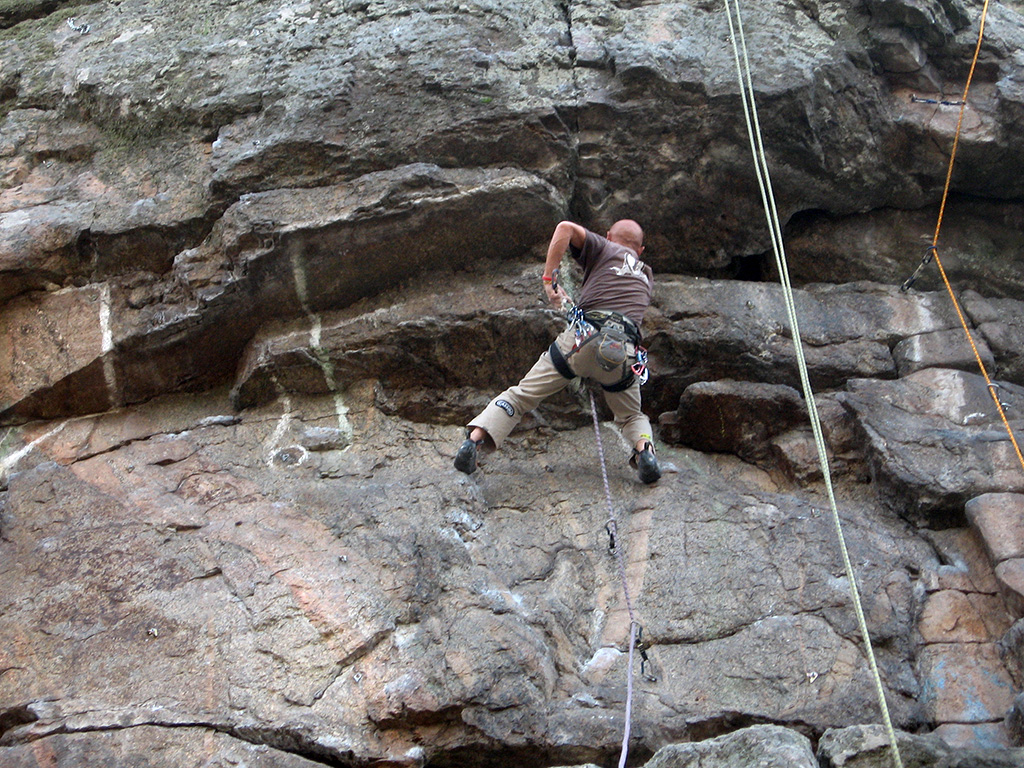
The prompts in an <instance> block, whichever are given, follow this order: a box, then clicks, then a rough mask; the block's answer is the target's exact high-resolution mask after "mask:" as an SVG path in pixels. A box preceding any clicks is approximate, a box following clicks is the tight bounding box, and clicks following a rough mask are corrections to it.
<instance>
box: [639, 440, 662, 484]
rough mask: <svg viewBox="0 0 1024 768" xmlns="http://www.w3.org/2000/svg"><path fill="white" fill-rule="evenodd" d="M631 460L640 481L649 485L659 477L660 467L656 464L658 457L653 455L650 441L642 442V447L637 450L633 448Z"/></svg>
mask: <svg viewBox="0 0 1024 768" xmlns="http://www.w3.org/2000/svg"><path fill="white" fill-rule="evenodd" d="M633 460H634V462H635V466H636V470H637V474H638V475H640V481H641V482H643V483H645V484H647V485H650V484H651V483H653V482H654V481H655V480H657V479H658V478H659V477H661V468H660V467H659V466H658V458H657V457H656V456H655V455H654V446H653V445H651V444H650V443H645V444H644V449H643V450H642V451H638V450H636V449H635V448H634V449H633Z"/></svg>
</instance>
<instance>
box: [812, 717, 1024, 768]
mask: <svg viewBox="0 0 1024 768" xmlns="http://www.w3.org/2000/svg"><path fill="white" fill-rule="evenodd" d="M896 737H897V739H896V743H897V746H898V748H899V750H900V757H901V758H902V761H903V764H904V765H917V766H921V768H940V767H941V768H971V766H991V768H1013V766H1016V765H1019V764H1020V761H1021V759H1022V758H1024V749H999V748H984V747H982V748H977V747H962V746H950V745H949V744H947V743H946V742H945V741H943V740H942V739H941V738H939V737H938V736H936V735H934V734H929V735H915V734H909V733H904V732H901V731H898V732H897V734H896ZM818 760H819V762H820V763H821V765H823V766H825V767H826V768H886V766H890V765H892V764H893V757H892V754H891V748H890V747H889V739H888V737H887V736H886V733H885V730H884V729H883V728H882V727H881V726H853V727H850V728H842V729H835V730H831V731H828V732H827V733H825V735H824V736H822V738H821V741H820V743H819V744H818Z"/></svg>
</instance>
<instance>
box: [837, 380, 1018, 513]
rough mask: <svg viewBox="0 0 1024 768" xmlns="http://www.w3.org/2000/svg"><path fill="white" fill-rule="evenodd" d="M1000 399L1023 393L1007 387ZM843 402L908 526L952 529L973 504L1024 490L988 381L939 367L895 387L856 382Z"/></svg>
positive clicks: (877, 477) (1014, 425)
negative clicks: (984, 497)
mask: <svg viewBox="0 0 1024 768" xmlns="http://www.w3.org/2000/svg"><path fill="white" fill-rule="evenodd" d="M1003 393H1005V395H1004V394H1003ZM1000 396H1005V397H1006V398H1008V399H1010V400H1013V401H1018V400H1019V401H1021V402H1024V389H1021V388H1020V387H1017V386H1015V385H1010V384H1004V385H1003V386H1002V388H1001V390H1000ZM838 399H839V400H840V402H842V403H843V405H844V406H846V407H847V408H848V409H850V411H851V412H852V413H853V414H854V416H855V418H856V419H857V421H858V423H859V425H860V428H861V429H862V430H863V434H864V437H865V440H866V445H867V450H868V456H869V460H870V462H871V466H872V471H873V476H874V478H875V480H876V481H877V482H878V483H879V485H880V486H882V487H883V488H884V489H885V491H886V493H887V495H890V496H891V498H893V500H894V503H895V504H896V506H897V508H898V509H899V510H900V513H901V514H903V515H905V516H906V517H907V518H908V519H911V520H913V521H918V522H920V523H922V524H925V521H930V522H928V524H930V525H935V524H938V525H944V524H948V522H949V521H951V520H953V519H955V518H958V517H960V516H961V515H962V514H963V508H964V504H965V503H966V502H967V500H968V499H969V498H972V497H974V496H978V495H981V494H983V493H989V492H997V491H1002V492H1017V491H1019V490H1022V489H1024V481H1022V480H1021V479H1020V463H1019V461H1018V459H1017V455H1016V453H1015V451H1014V449H1013V446H1012V443H1011V441H1010V438H1009V435H1008V433H1007V432H1006V430H1005V428H1004V427H1003V424H1002V422H1001V420H1000V418H999V415H998V412H997V411H996V409H995V405H994V402H993V400H992V396H991V394H990V390H989V388H988V387H987V386H986V384H985V381H984V379H983V378H982V377H981V376H978V375H976V374H970V373H963V372H960V371H952V370H948V369H938V368H934V369H927V370H923V371H918V372H917V373H914V374H911V375H909V376H907V377H905V378H902V379H899V380H896V381H881V380H868V379H857V380H851V381H850V382H849V383H848V385H847V391H846V392H844V393H840V394H839V395H838ZM1010 425H1011V428H1012V429H1014V431H1015V432H1019V431H1020V429H1021V427H1022V426H1024V425H1022V424H1020V423H1019V421H1018V420H1016V419H1014V420H1013V421H1011V422H1010Z"/></svg>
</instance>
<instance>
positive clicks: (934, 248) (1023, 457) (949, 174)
mask: <svg viewBox="0 0 1024 768" xmlns="http://www.w3.org/2000/svg"><path fill="white" fill-rule="evenodd" d="M988 2H989V0H985V5H984V7H983V8H982V9H981V25H980V27H979V29H978V44H977V46H975V49H974V59H973V60H972V61H971V70H970V72H969V73H968V74H967V83H966V85H964V95H963V98H962V99H961V104H960V117H959V118H958V119H957V121H956V134H955V135H954V137H953V150H952V152H951V153H950V155H949V168H948V170H947V171H946V186H945V188H944V189H943V190H942V203H941V204H940V205H939V220H938V221H937V222H936V223H935V235H934V236H933V237H932V245H931V248H929V251H930V252H931V253H932V255H934V256H935V263H936V265H938V267H939V274H940V275H942V282H943V283H945V285H946V291H947V292H948V293H949V298H950V299H952V301H953V308H954V309H956V315H957V317H958V318H960V325H962V326H963V329H964V333H966V334H967V341H968V342H970V345H971V350H973V352H974V359H975V360H977V361H978V368H980V369H981V375H982V376H984V377H985V384H986V385H987V386H988V393H989V394H990V395H991V396H992V401H993V402H994V403H995V404H996V409H997V410H998V411H999V417H1000V418H1001V419H1002V420H1003V426H1005V427H1006V433H1007V434H1008V435H1009V436H1010V442H1011V443H1013V448H1014V450H1015V451H1016V452H1017V459H1018V460H1019V461H1020V465H1021V468H1022V469H1024V454H1022V453H1021V450H1020V445H1019V444H1018V443H1017V438H1016V437H1015V436H1014V434H1013V428H1012V427H1011V426H1010V421H1009V419H1007V418H1006V410H1005V409H1004V408H1003V404H1002V402H1000V400H999V396H998V395H997V394H996V385H995V384H993V383H992V379H991V378H990V377H989V375H988V371H987V370H986V369H985V364H984V363H983V362H982V360H981V354H980V353H979V352H978V346H977V345H976V344H975V343H974V337H973V336H972V335H971V330H970V328H968V327H967V321H966V320H965V319H964V313H963V311H962V310H961V309H960V302H959V301H957V298H956V293H955V292H954V291H953V286H952V285H950V282H949V278H948V277H947V276H946V270H945V269H944V268H943V266H942V259H940V258H939V249H938V243H939V230H940V229H942V216H943V214H944V213H945V211H946V199H947V198H948V197H949V186H950V181H951V180H952V178H953V163H954V161H955V160H956V150H957V147H958V146H959V144H960V130H961V128H962V127H963V122H964V112H965V111H966V110H967V93H968V92H969V91H970V89H971V80H972V79H973V78H974V69H975V67H976V66H977V64H978V56H979V54H980V53H981V41H982V39H983V37H984V35H985V16H986V15H987V14H988Z"/></svg>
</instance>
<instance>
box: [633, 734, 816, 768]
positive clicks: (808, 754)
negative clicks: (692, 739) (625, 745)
mask: <svg viewBox="0 0 1024 768" xmlns="http://www.w3.org/2000/svg"><path fill="white" fill-rule="evenodd" d="M755 765H756V766H763V768H817V766H818V761H817V760H815V758H814V752H813V750H812V749H811V742H810V741H809V740H808V739H807V737H806V736H802V735H801V734H799V733H797V732H796V731H790V730H787V729H785V728H779V727H776V726H771V725H755V726H751V727H749V728H744V729H742V730H739V731H736V732H735V733H730V734H729V735H727V736H719V737H718V738H716V739H709V740H708V741H702V742H699V743H697V744H671V745H669V746H667V747H662V748H661V749H659V750H658V751H657V752H656V753H655V755H654V757H652V758H651V759H650V760H649V761H648V762H647V763H646V765H645V767H644V768H696V767H697V766H700V767H701V768H731V767H733V766H755Z"/></svg>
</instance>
